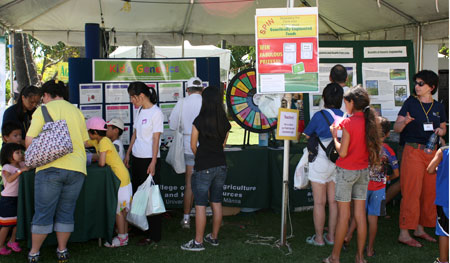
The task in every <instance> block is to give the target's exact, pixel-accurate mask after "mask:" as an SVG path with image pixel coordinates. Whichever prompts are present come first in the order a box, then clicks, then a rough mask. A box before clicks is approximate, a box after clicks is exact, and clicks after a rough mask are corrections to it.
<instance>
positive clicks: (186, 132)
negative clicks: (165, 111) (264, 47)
mask: <svg viewBox="0 0 450 263" xmlns="http://www.w3.org/2000/svg"><path fill="white" fill-rule="evenodd" d="M180 104H181V103H180V101H179V102H177V104H176V105H175V108H174V109H173V110H172V113H171V114H170V117H169V125H170V129H172V130H176V129H177V128H178V122H179V118H180V113H181V118H182V120H181V122H182V124H183V145H184V153H186V154H194V153H193V152H192V150H191V134H192V123H193V122H194V120H195V118H197V116H198V114H199V113H200V108H201V107H202V95H200V94H197V93H194V94H191V95H189V96H188V97H186V98H184V99H183V109H181V107H180Z"/></svg>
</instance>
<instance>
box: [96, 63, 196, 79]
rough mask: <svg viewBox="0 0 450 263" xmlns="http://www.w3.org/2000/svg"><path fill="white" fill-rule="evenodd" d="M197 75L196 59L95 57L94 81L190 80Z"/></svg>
mask: <svg viewBox="0 0 450 263" xmlns="http://www.w3.org/2000/svg"><path fill="white" fill-rule="evenodd" d="M194 76H197V71H196V62H195V59H176V60H175V59H174V60H145V59H93V60H92V79H93V82H131V81H143V82H145V81H171V80H185V81H187V80H189V79H190V78H192V77H194Z"/></svg>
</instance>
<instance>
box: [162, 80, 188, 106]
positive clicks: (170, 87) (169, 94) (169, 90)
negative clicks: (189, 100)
mask: <svg viewBox="0 0 450 263" xmlns="http://www.w3.org/2000/svg"><path fill="white" fill-rule="evenodd" d="M158 91H159V102H169V101H178V98H182V97H183V82H166V83H164V82H163V83H159V84H158Z"/></svg>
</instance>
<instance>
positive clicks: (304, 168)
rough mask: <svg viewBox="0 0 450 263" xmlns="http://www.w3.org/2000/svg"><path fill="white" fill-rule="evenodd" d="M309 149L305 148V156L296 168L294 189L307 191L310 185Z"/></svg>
mask: <svg viewBox="0 0 450 263" xmlns="http://www.w3.org/2000/svg"><path fill="white" fill-rule="evenodd" d="M308 165H309V163H308V149H307V148H306V147H305V148H303V155H302V158H301V159H300V161H299V162H298V164H297V167H296V168H295V174H294V188H295V189H305V188H307V187H308V185H309V180H308Z"/></svg>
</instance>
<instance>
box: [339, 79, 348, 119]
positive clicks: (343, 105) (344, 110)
mask: <svg viewBox="0 0 450 263" xmlns="http://www.w3.org/2000/svg"><path fill="white" fill-rule="evenodd" d="M342 89H343V90H344V94H345V92H346V91H347V90H348V89H349V87H347V86H344V87H342ZM341 111H342V112H343V113H344V116H346V115H347V110H346V109H345V103H344V99H343V98H342V106H341Z"/></svg>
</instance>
